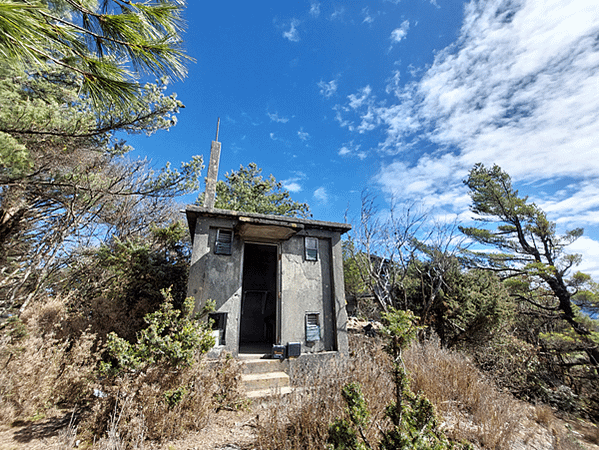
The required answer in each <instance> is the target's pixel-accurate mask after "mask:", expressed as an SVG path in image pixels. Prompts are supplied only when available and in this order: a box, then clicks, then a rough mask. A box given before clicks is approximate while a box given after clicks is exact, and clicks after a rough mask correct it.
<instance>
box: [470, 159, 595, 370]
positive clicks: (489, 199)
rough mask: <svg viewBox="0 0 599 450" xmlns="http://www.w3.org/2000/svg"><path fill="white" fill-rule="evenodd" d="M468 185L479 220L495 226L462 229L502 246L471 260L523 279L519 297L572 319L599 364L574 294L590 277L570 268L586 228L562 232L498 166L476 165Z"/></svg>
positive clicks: (483, 241)
mask: <svg viewBox="0 0 599 450" xmlns="http://www.w3.org/2000/svg"><path fill="white" fill-rule="evenodd" d="M464 183H465V184H466V185H467V186H468V188H469V189H470V197H471V198H472V206H471V210H472V212H474V213H475V214H476V217H475V218H476V220H478V221H479V222H482V223H491V224H494V227H493V228H491V229H488V228H483V227H461V228H460V229H461V231H462V232H463V233H464V234H465V235H466V236H468V237H469V238H471V239H472V240H474V241H475V242H478V243H480V244H483V245H491V246H493V247H495V248H496V249H498V250H499V252H497V253H495V252H487V251H479V252H471V253H470V255H471V256H472V260H471V263H473V264H474V265H475V266H477V267H480V268H484V269H487V270H492V271H494V272H496V273H498V274H500V276H502V277H503V278H510V279H517V280H520V282H517V283H512V284H513V285H517V286H518V289H513V292H515V293H516V295H517V296H518V298H519V299H521V300H523V301H526V302H528V303H530V304H531V305H533V306H534V307H535V308H538V309H540V310H542V311H544V312H545V313H547V314H550V313H552V314H554V317H556V318H557V317H559V318H561V319H563V320H565V321H566V322H567V323H569V324H570V325H571V326H572V328H573V329H574V331H575V332H576V334H577V335H578V336H579V337H581V339H582V341H583V347H584V349H585V351H586V353H587V354H588V356H589V358H590V362H591V364H593V365H595V367H597V366H598V365H599V347H598V345H597V342H595V341H596V340H597V336H596V334H597V332H596V330H593V329H589V328H588V326H587V325H586V324H585V319H584V317H582V316H581V315H580V314H579V313H578V310H577V308H575V305H574V304H573V295H574V294H575V293H576V292H577V291H578V289H579V287H580V284H581V281H582V279H583V278H585V277H584V276H582V275H581V274H579V273H575V274H571V273H570V272H571V269H572V268H573V267H574V266H576V265H577V264H578V263H579V262H580V260H581V256H580V255H577V254H568V253H566V251H565V247H566V246H567V245H568V244H571V243H572V242H574V241H575V240H576V239H577V238H579V237H580V236H582V233H583V229H582V228H575V229H573V230H570V231H567V232H566V233H564V234H563V235H558V234H557V232H556V226H555V223H554V222H551V221H550V220H549V219H548V218H547V215H546V214H545V212H544V211H542V210H541V208H539V207H538V206H537V205H536V204H534V203H530V202H529V201H528V198H527V197H522V196H519V194H518V191H517V190H515V189H514V188H513V186H512V181H511V178H510V176H509V175H508V174H507V173H505V172H504V171H503V170H501V168H500V167H499V166H497V165H494V166H493V167H492V168H487V167H485V166H484V165H483V164H476V165H475V166H474V167H473V168H472V170H471V171H470V173H469V176H468V179H467V180H466V181H465V182H464ZM543 292H544V294H542V293H543ZM549 293H550V294H551V295H547V294H549Z"/></svg>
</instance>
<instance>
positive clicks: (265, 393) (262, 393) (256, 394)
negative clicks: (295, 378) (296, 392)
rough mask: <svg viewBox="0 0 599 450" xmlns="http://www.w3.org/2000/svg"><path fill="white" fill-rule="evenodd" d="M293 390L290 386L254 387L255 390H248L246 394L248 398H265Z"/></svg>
mask: <svg viewBox="0 0 599 450" xmlns="http://www.w3.org/2000/svg"><path fill="white" fill-rule="evenodd" d="M292 391H293V388H291V387H282V388H278V389H256V390H255V391H248V392H247V393H246V396H247V397H248V398H256V399H257V398H266V397H272V396H273V395H286V394H290V393H291V392H292Z"/></svg>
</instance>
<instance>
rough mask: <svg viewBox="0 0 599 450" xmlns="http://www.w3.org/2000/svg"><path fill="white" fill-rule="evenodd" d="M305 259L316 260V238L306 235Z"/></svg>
mask: <svg viewBox="0 0 599 450" xmlns="http://www.w3.org/2000/svg"><path fill="white" fill-rule="evenodd" d="M305 244H306V261H318V238H315V237H306V242H305Z"/></svg>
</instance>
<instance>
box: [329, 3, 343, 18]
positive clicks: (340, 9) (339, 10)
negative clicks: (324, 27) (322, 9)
mask: <svg viewBox="0 0 599 450" xmlns="http://www.w3.org/2000/svg"><path fill="white" fill-rule="evenodd" d="M344 12H345V8H344V7H342V6H338V7H335V10H334V11H333V14H331V20H335V19H341V17H342V16H343V13H344Z"/></svg>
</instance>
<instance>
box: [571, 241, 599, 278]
mask: <svg viewBox="0 0 599 450" xmlns="http://www.w3.org/2000/svg"><path fill="white" fill-rule="evenodd" d="M566 251H567V253H579V254H581V255H582V262H581V263H580V265H578V266H577V267H576V270H580V271H581V272H584V273H588V274H590V275H591V276H592V277H593V280H594V281H597V280H599V242H597V241H595V240H593V239H591V238H589V237H587V236H582V237H580V238H578V239H577V240H576V241H574V242H573V243H572V244H570V245H569V246H568V247H566Z"/></svg>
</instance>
